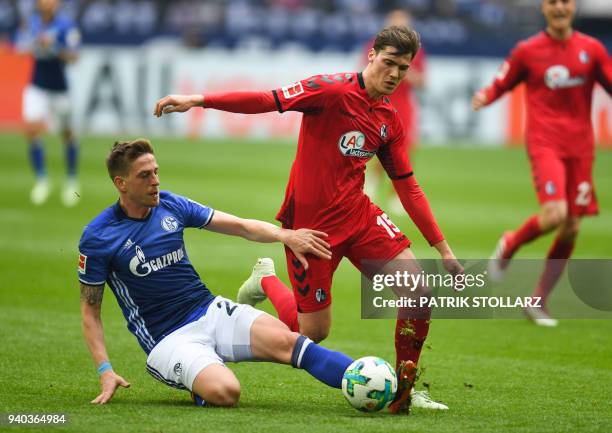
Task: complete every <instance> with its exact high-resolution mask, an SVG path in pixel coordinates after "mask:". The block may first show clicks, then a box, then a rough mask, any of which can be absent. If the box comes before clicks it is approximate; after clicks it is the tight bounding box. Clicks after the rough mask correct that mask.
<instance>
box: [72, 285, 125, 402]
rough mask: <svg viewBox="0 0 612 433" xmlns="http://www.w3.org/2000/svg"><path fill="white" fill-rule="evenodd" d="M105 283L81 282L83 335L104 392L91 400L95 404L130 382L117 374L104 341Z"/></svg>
mask: <svg viewBox="0 0 612 433" xmlns="http://www.w3.org/2000/svg"><path fill="white" fill-rule="evenodd" d="M103 295H104V285H103V284H102V285H98V286H91V285H88V284H84V283H82V282H81V325H82V329H83V336H84V337H85V342H86V343H87V347H88V348H89V352H90V353H91V356H92V358H93V361H94V364H95V365H96V368H97V369H98V372H99V374H100V386H101V389H102V392H101V393H100V394H99V395H98V396H97V397H96V398H95V399H93V400H92V401H91V403H95V404H104V403H106V402H108V401H109V400H110V399H111V398H112V396H113V394H114V393H115V391H116V389H117V387H119V386H122V387H124V388H128V387H129V386H130V384H129V383H128V382H127V381H126V380H125V379H124V378H122V377H121V376H119V375H118V374H116V373H115V372H114V371H113V369H112V367H110V362H109V360H108V353H107V352H106V345H105V343H104V328H103V327H102V317H101V310H102V296H103Z"/></svg>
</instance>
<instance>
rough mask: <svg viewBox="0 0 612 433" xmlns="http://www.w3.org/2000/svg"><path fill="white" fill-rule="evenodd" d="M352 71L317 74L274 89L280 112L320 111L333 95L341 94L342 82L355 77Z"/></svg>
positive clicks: (273, 92)
mask: <svg viewBox="0 0 612 433" xmlns="http://www.w3.org/2000/svg"><path fill="white" fill-rule="evenodd" d="M354 75H355V74H352V73H341V74H334V75H315V76H313V77H310V78H306V79H305V80H302V81H297V82H295V83H293V84H290V85H288V86H285V87H281V88H279V89H276V90H273V91H272V94H273V95H274V99H275V100H276V107H277V109H278V111H279V112H280V113H283V112H285V111H301V112H302V113H312V112H318V111H321V110H322V109H323V107H324V106H325V105H326V104H328V103H329V101H330V98H332V97H333V95H338V94H340V91H341V90H342V84H345V83H347V82H349V81H351V80H353V79H354Z"/></svg>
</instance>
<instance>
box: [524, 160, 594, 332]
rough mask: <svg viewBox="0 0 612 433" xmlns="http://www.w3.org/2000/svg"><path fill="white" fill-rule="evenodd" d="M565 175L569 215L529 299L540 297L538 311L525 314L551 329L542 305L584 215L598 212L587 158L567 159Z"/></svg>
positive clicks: (558, 232)
mask: <svg viewBox="0 0 612 433" xmlns="http://www.w3.org/2000/svg"><path fill="white" fill-rule="evenodd" d="M564 165H565V167H566V173H567V186H566V194H567V198H568V200H567V205H568V206H567V207H568V209H567V212H568V213H569V216H568V217H567V218H565V219H564V221H563V222H562V223H561V224H560V226H559V229H558V231H557V236H556V237H555V240H554V241H553V244H552V246H551V247H550V249H549V251H548V255H547V256H546V263H545V266H544V271H543V272H542V275H541V277H540V280H539V281H538V285H537V286H536V288H535V290H534V292H533V296H537V297H540V298H541V304H542V305H543V306H544V307H543V308H542V309H535V308H529V309H526V310H525V312H526V313H527V315H528V316H529V318H530V319H532V320H533V321H534V322H535V323H536V324H539V325H543V326H555V325H556V324H557V321H556V320H555V319H552V318H551V317H550V314H549V312H548V309H547V308H546V302H547V300H548V297H549V295H550V293H551V292H552V290H553V288H554V286H555V285H556V284H557V282H558V281H559V278H560V277H561V274H562V273H563V270H564V269H565V266H566V264H567V261H568V260H569V258H570V257H571V254H572V252H573V250H574V245H575V243H576V238H577V237H578V232H579V229H580V221H581V218H582V216H584V215H595V214H597V212H598V205H597V198H596V196H595V192H594V190H593V179H592V168H593V160H592V159H591V158H579V159H570V160H566V161H565V162H564Z"/></svg>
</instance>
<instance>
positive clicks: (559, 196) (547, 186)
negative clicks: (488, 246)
mask: <svg viewBox="0 0 612 433" xmlns="http://www.w3.org/2000/svg"><path fill="white" fill-rule="evenodd" d="M529 160H530V163H531V172H532V177H533V182H534V186H535V189H536V194H537V197H538V201H539V202H540V211H539V212H538V213H536V214H534V215H532V216H530V217H529V218H527V219H526V220H525V221H524V222H523V224H521V226H520V227H518V228H517V229H516V230H514V231H507V232H505V233H504V234H503V235H502V237H501V238H500V239H499V241H498V243H497V246H496V248H495V251H494V252H493V255H492V256H491V260H490V261H489V277H490V278H491V279H492V280H493V281H499V280H501V278H502V277H503V274H504V272H505V270H506V268H507V267H508V264H509V261H510V259H511V258H512V257H513V256H514V254H516V252H517V251H518V250H519V249H520V247H521V246H523V245H526V244H528V243H530V242H532V241H533V240H535V239H537V238H538V237H540V236H542V235H544V234H546V233H549V232H550V231H552V230H554V229H555V228H557V227H559V226H560V225H561V224H562V223H563V221H564V220H565V218H567V199H566V193H565V186H566V183H567V181H566V169H565V166H564V164H563V161H562V160H561V159H560V158H559V157H558V156H557V155H555V154H554V153H545V154H540V155H530V159H529Z"/></svg>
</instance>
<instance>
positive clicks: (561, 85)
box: [544, 65, 584, 90]
mask: <svg viewBox="0 0 612 433" xmlns="http://www.w3.org/2000/svg"><path fill="white" fill-rule="evenodd" d="M544 82H545V83H546V86H547V87H548V88H549V89H552V90H555V89H565V88H568V87H576V86H581V85H582V84H584V78H582V77H573V78H572V77H571V76H570V71H569V69H568V68H567V67H565V66H563V65H554V66H551V67H550V68H548V69H547V70H546V72H545V73H544Z"/></svg>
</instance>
